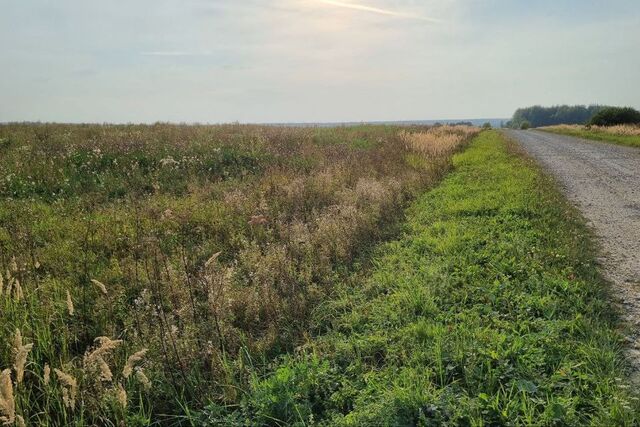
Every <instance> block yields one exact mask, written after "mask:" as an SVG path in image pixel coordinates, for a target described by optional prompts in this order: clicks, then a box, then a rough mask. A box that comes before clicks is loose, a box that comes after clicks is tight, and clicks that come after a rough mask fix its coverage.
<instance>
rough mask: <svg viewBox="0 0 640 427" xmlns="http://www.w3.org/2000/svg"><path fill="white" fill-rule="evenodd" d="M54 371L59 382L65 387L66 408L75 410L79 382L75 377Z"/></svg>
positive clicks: (64, 399)
mask: <svg viewBox="0 0 640 427" xmlns="http://www.w3.org/2000/svg"><path fill="white" fill-rule="evenodd" d="M53 371H54V372H55V373H56V376H57V377H58V381H60V382H61V383H62V385H63V386H64V387H63V388H62V401H63V402H64V406H66V407H67V408H70V409H73V408H75V406H76V395H77V393H78V382H77V381H76V379H75V378H74V377H73V376H71V375H69V374H67V373H65V372H62V371H61V370H59V369H54V370H53Z"/></svg>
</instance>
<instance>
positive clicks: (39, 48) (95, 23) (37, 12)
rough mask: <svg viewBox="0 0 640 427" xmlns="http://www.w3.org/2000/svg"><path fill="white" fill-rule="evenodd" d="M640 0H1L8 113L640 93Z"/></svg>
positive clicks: (312, 117)
mask: <svg viewBox="0 0 640 427" xmlns="http://www.w3.org/2000/svg"><path fill="white" fill-rule="evenodd" d="M638 1H639V0H608V1H602V0H539V1H538V0H536V1H524V0H340V1H337V0H336V1H333V0H126V1H125V0H104V1H97V0H52V1H45V0H0V121H16V120H17V121H22V120H41V121H65V122H107V121H108V122H154V121H186V122H196V121H197V122H209V123H218V122H231V121H240V122H303V121H312V122H320V121H361V120H417V119H463V118H488V117H492V118H494V117H497V118H501V117H508V116H510V115H511V114H512V113H513V110H514V109H515V108H517V107H520V106H528V105H532V104H544V105H549V104H558V103H570V104H574V103H580V104H582V103H601V104H620V105H630V106H634V107H640V8H639V7H638Z"/></svg>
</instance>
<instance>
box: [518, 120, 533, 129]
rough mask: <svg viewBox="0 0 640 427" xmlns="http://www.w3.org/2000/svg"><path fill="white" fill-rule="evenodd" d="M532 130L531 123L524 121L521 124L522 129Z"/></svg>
mask: <svg viewBox="0 0 640 427" xmlns="http://www.w3.org/2000/svg"><path fill="white" fill-rule="evenodd" d="M530 128H531V123H529V122H528V121H524V122H522V123H521V124H520V129H522V130H527V129H530Z"/></svg>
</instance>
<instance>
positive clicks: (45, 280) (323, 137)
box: [0, 125, 477, 426]
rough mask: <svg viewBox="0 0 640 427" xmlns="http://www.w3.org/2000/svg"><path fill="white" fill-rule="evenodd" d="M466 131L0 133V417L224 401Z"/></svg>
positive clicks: (439, 169)
mask: <svg viewBox="0 0 640 427" xmlns="http://www.w3.org/2000/svg"><path fill="white" fill-rule="evenodd" d="M476 133H477V130H476V129H475V128H467V127H455V128H452V127H439V128H421V127H420V128H419V127H415V128H397V127H355V128H337V129H312V128H275V127H255V126H239V125H228V126H173V125H154V126H109V125H105V126H96V125H77V126H74V125H2V126H0V268H1V269H0V271H1V273H0V279H1V280H0V371H1V372H2V373H1V375H0V417H1V418H0V423H6V424H8V425H11V424H14V423H16V424H17V425H21V424H22V423H23V422H26V423H27V424H29V425H50V426H53V425H128V426H132V425H145V424H148V423H149V422H151V421H153V422H156V423H162V424H168V425H178V424H186V425H188V424H191V423H194V424H200V423H202V422H204V421H205V420H206V419H211V418H212V417H214V418H215V412H216V411H217V410H218V409H220V408H225V409H224V410H223V412H225V411H228V410H229V409H228V408H234V407H238V406H237V405H239V404H240V403H241V402H244V401H246V400H245V391H246V390H248V389H249V388H250V386H251V384H254V383H255V382H256V381H257V375H258V374H262V373H264V372H267V371H268V370H269V367H270V365H269V364H270V363H271V362H272V361H273V360H274V358H275V357H276V356H278V355H281V354H283V353H287V352H292V351H294V350H295V349H296V348H297V347H298V346H300V345H301V344H303V343H304V342H305V341H306V340H307V336H308V334H309V333H310V332H312V331H313V330H312V329H310V328H311V327H312V326H313V325H315V324H316V323H317V322H316V320H314V319H315V317H314V313H318V312H320V313H325V309H323V308H322V307H323V304H325V303H326V302H327V301H330V300H332V299H334V293H335V292H336V290H337V289H342V290H343V291H344V286H345V285H344V283H351V282H354V281H355V282H357V281H358V280H359V279H358V278H357V276H354V271H359V270H362V267H359V266H360V265H364V266H366V265H367V259H368V254H369V253H370V252H371V250H372V249H373V248H374V247H375V246H376V245H377V244H378V243H379V242H380V241H381V240H383V239H386V238H389V237H391V236H393V235H394V234H395V233H396V232H397V230H398V224H399V220H400V219H402V218H403V214H404V210H405V208H406V206H407V203H408V202H409V201H411V200H412V199H414V198H415V197H416V196H418V195H419V194H421V193H422V192H424V191H425V189H427V188H429V187H431V186H433V185H434V184H435V183H436V182H438V181H439V180H440V179H441V177H442V176H444V174H445V173H446V172H447V171H448V170H449V169H450V166H451V156H452V154H453V153H454V152H455V151H456V150H457V149H458V148H459V147H460V146H462V145H463V144H465V142H467V141H468V140H470V139H471V138H472V137H473V136H474V135H475V134H476ZM364 270H366V268H364ZM356 285H357V283H356ZM319 307H320V308H319ZM326 310H328V308H327V309H326ZM315 332H317V331H315ZM300 392H303V390H302V389H301V391H300ZM265 398H266V397H265ZM205 408H208V409H206V410H205ZM216 408H218V409H216ZM307 415H308V414H307ZM261 416H262V417H263V418H262V419H263V420H269V419H268V418H266V416H267V414H266V412H265V413H264V414H263V415H261ZM305 416H306V415H305Z"/></svg>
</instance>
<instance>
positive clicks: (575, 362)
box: [210, 132, 640, 426]
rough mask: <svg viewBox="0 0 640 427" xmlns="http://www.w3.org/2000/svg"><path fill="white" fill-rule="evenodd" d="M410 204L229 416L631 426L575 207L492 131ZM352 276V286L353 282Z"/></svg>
mask: <svg viewBox="0 0 640 427" xmlns="http://www.w3.org/2000/svg"><path fill="white" fill-rule="evenodd" d="M454 164H455V171H454V172H453V173H452V174H451V175H450V176H449V177H447V178H446V179H445V181H444V182H443V183H442V185H440V186H439V187H437V188H436V189H435V190H433V191H431V192H428V193H426V194H424V195H423V196H421V197H420V198H419V199H418V200H417V201H416V203H414V204H413V206H412V207H411V208H410V209H409V211H408V214H407V218H406V226H405V228H404V234H403V236H402V237H401V238H400V239H398V240H395V241H393V242H391V243H388V244H386V245H382V246H381V247H380V248H379V249H378V250H377V251H376V254H375V256H374V266H375V267H374V268H373V269H372V270H371V271H370V272H368V273H367V275H366V277H365V278H363V279H361V282H362V284H360V285H359V286H358V288H355V289H354V288H353V287H352V284H351V283H348V284H347V285H346V286H344V287H342V288H341V291H340V292H339V297H337V298H335V299H334V300H333V302H332V303H331V304H329V305H328V306H326V307H325V308H323V310H322V316H320V318H319V319H318V322H317V325H316V329H318V330H321V331H323V333H322V334H320V336H318V337H317V338H316V339H314V340H312V341H310V342H309V343H308V344H307V346H305V347H304V348H303V349H301V350H300V351H299V354H298V355H296V356H291V357H287V358H285V359H284V360H283V361H282V362H281V364H280V366H279V367H277V368H276V370H275V373H273V374H268V375H266V376H265V377H263V378H255V379H254V381H253V382H252V384H251V389H250V390H249V392H248V393H247V395H246V397H245V398H244V400H243V403H242V406H241V409H240V410H238V411H237V412H235V413H233V414H231V415H228V416H227V417H226V418H224V417H223V418H220V414H221V413H224V409H225V408H219V407H212V408H210V410H211V419H212V420H217V421H220V422H221V423H223V424H227V425H241V420H243V419H252V420H254V421H255V422H256V424H279V425H311V424H313V423H314V422H316V423H319V424H321V425H363V426H364V425H402V426H405V425H476V426H480V425H536V426H541V425H550V426H551V425H574V426H582V425H596V426H609V425H611V426H612V425H630V426H631V425H637V423H638V422H640V418H638V414H639V413H640V412H639V411H638V409H639V405H638V400H637V399H638V398H637V397H636V396H633V395H631V394H630V393H629V389H628V387H629V386H628V385H627V384H626V383H625V380H624V378H625V374H626V373H625V364H624V360H623V357H622V355H621V351H620V349H621V339H620V336H619V335H618V334H617V333H616V332H614V330H615V318H614V317H613V315H612V313H611V311H610V309H609V307H608V304H607V297H606V286H605V284H604V283H603V281H602V279H601V278H600V277H599V275H598V272H597V270H596V268H595V263H594V259H593V258H592V253H593V248H592V247H591V243H590V236H589V233H588V231H587V230H586V228H585V226H584V224H583V222H582V220H581V219H580V217H579V215H577V213H576V211H574V209H573V208H572V207H570V206H569V205H568V204H567V203H566V202H565V201H564V200H563V199H562V197H561V196H560V195H559V194H558V192H557V191H556V190H555V188H554V183H553V182H552V181H551V180H550V179H549V178H547V177H546V176H544V175H543V174H542V173H541V172H540V171H539V170H538V169H537V167H536V166H535V165H533V164H532V163H531V162H530V161H529V160H526V159H523V158H522V157H521V156H520V154H519V153H517V152H514V148H513V146H512V145H511V144H510V143H508V142H506V141H505V140H504V139H503V137H501V136H500V134H499V133H497V132H484V133H483V134H482V135H481V136H480V137H478V138H477V139H476V140H475V141H474V143H473V144H472V145H471V147H470V148H469V149H468V150H466V151H465V152H464V153H463V154H459V155H456V157H455V159H454ZM358 283H360V280H359V281H358Z"/></svg>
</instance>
